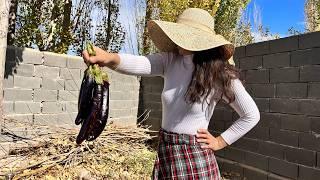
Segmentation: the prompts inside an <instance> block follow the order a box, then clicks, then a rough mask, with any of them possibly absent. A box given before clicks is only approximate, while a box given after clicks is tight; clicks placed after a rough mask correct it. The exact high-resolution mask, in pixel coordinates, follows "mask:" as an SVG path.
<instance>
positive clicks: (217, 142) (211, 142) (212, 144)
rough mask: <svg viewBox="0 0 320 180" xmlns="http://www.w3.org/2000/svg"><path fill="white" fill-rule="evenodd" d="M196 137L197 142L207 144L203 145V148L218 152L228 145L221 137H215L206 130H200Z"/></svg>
mask: <svg viewBox="0 0 320 180" xmlns="http://www.w3.org/2000/svg"><path fill="white" fill-rule="evenodd" d="M196 137H197V142H199V143H206V145H202V146H201V148H205V149H212V150H214V151H217V150H220V149H223V148H224V147H226V146H227V145H228V144H227V143H226V142H225V141H224V139H223V138H222V137H221V136H218V137H214V136H212V135H211V133H210V132H208V130H206V129H198V132H197V134H196Z"/></svg>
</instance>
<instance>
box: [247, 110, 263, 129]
mask: <svg viewBox="0 0 320 180" xmlns="http://www.w3.org/2000/svg"><path fill="white" fill-rule="evenodd" d="M248 118H249V119H250V121H251V123H252V126H255V125H257V124H258V122H259V121H260V112H259V110H258V109H256V110H255V111H252V112H251V113H249V115H248Z"/></svg>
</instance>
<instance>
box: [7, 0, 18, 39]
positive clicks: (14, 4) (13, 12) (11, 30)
mask: <svg viewBox="0 0 320 180" xmlns="http://www.w3.org/2000/svg"><path fill="white" fill-rule="evenodd" d="M17 10H18V0H11V6H10V11H9V27H8V35H7V44H8V45H13V43H14V35H15V31H16V20H17Z"/></svg>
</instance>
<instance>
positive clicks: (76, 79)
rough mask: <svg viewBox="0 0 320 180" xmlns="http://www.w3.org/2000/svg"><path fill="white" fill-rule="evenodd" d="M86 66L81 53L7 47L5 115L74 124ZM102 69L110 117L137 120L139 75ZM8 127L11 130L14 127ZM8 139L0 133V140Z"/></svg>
mask: <svg viewBox="0 0 320 180" xmlns="http://www.w3.org/2000/svg"><path fill="white" fill-rule="evenodd" d="M85 69H86V65H85V63H84V62H83V59H82V58H81V57H77V56H68V55H60V54H55V53H50V52H40V51H36V50H32V49H28V48H16V47H8V49H7V58H6V69H5V79H4V91H3V93H4V102H3V104H4V111H5V116H6V118H9V119H10V118H12V119H17V120H19V121H26V122H28V123H30V124H34V123H38V124H45V125H68V126H71V127H76V126H75V125H74V119H75V117H76V115H77V111H78V108H77V105H78V102H77V101H78V94H79V89H80V85H81V81H82V77H83V74H84V70H85ZM105 70H106V71H107V72H108V75H109V79H110V80H111V81H110V84H111V85H110V112H109V121H111V120H112V121H114V122H115V123H121V124H123V125H133V124H136V120H137V112H138V97H139V80H138V78H137V77H135V76H128V75H124V74H120V73H117V72H115V71H112V70H110V69H107V68H106V69H105ZM7 122H8V121H4V122H2V124H1V125H2V129H6V127H9V126H10V124H9V123H7ZM77 127H80V126H77ZM10 130H11V131H14V129H13V127H10ZM26 133H27V131H26ZM8 139H9V140H10V138H8V137H4V135H0V142H1V141H2V142H3V141H8Z"/></svg>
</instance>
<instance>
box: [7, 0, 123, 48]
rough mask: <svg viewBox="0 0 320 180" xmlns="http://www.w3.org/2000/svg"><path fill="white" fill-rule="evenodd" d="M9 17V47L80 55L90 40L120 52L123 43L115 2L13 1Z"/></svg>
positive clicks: (66, 0) (101, 0)
mask: <svg viewBox="0 0 320 180" xmlns="http://www.w3.org/2000/svg"><path fill="white" fill-rule="evenodd" d="M10 14H11V18H10V25H11V26H10V27H11V31H10V32H9V37H10V40H8V43H11V45H15V46H19V47H33V48H38V49H39V50H42V51H52V52H57V53H67V52H69V51H73V52H74V53H76V54H79V53H80V52H81V51H82V49H83V46H84V45H85V42H86V41H88V40H90V41H93V42H95V43H96V44H97V45H99V46H100V47H102V48H105V49H108V50H110V51H119V50H120V47H121V44H122V43H123V39H124V32H123V29H122V27H121V25H120V23H119V22H118V21H117V20H118V15H119V3H118V0H113V1H111V0H94V1H91V0H62V1H55V0H36V1H35V0H15V2H14V3H13V8H11V13H10ZM13 17H15V18H13Z"/></svg>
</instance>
